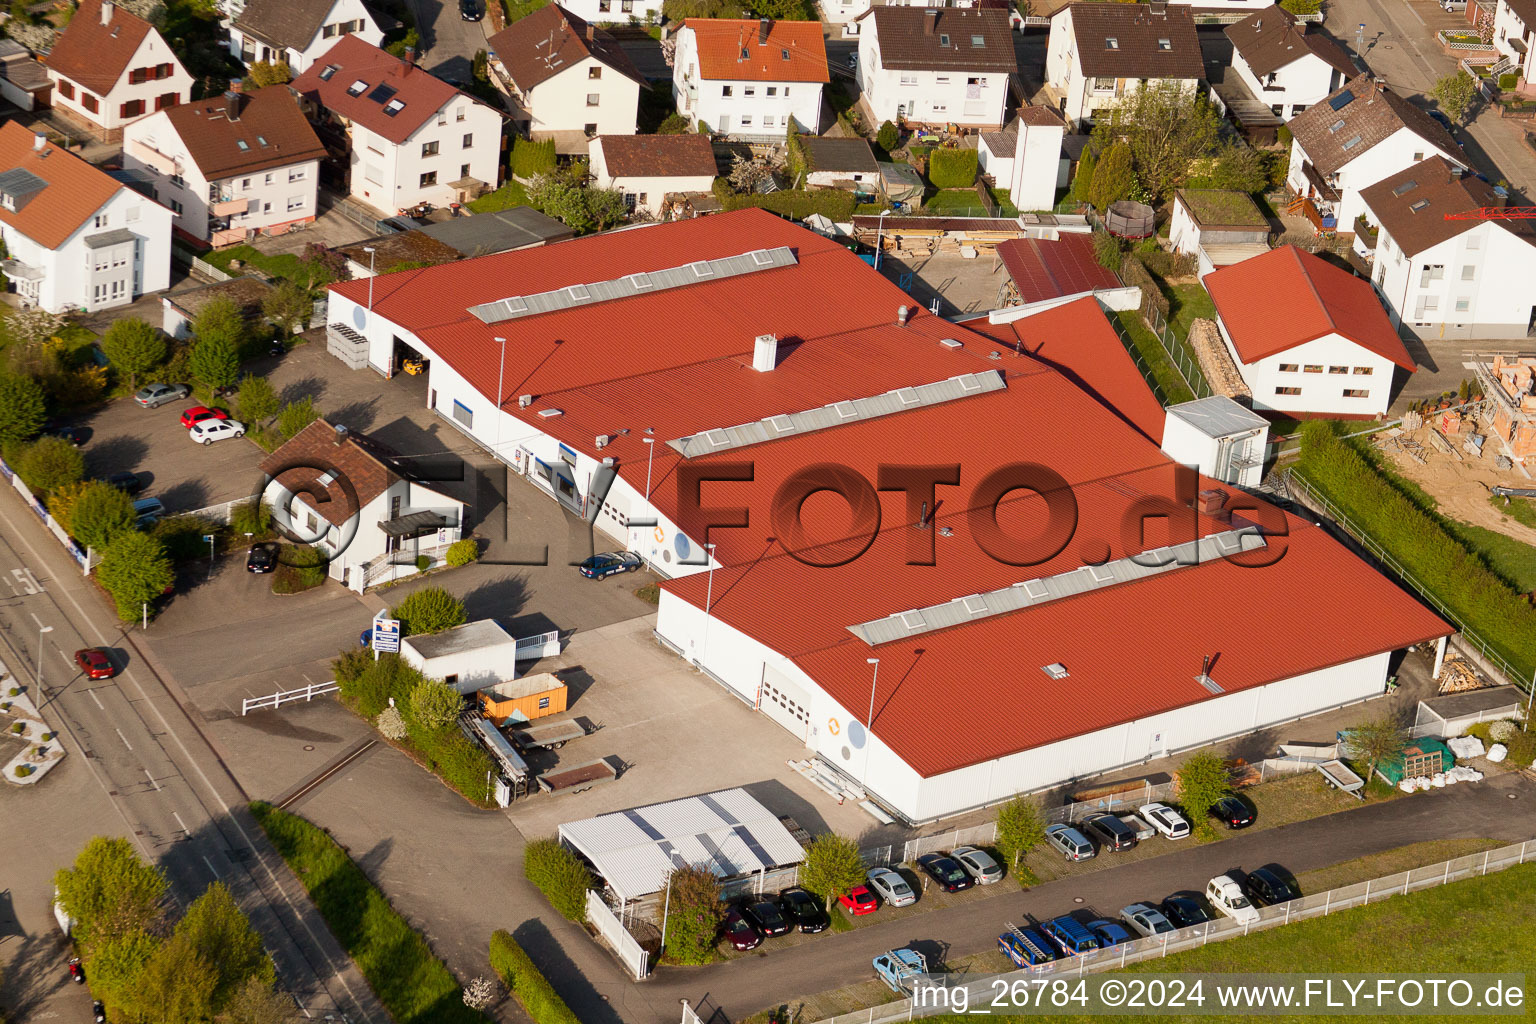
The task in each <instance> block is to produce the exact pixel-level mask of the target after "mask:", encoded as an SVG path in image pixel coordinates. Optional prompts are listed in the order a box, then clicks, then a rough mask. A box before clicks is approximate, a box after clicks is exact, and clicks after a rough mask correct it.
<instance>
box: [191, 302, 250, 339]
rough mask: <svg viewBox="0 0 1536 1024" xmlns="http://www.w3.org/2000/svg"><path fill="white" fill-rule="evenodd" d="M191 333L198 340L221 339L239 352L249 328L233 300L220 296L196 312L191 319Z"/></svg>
mask: <svg viewBox="0 0 1536 1024" xmlns="http://www.w3.org/2000/svg"><path fill="white" fill-rule="evenodd" d="M192 333H193V335H195V336H196V338H197V340H198V341H222V342H223V343H224V344H225V345H227V346H229V348H230V349H231V350H232V351H234V352H239V351H240V349H241V348H242V347H243V346H244V345H245V338H246V335H247V334H248V333H250V329H249V327H248V326H247V325H246V322H245V317H244V316H243V315H241V313H240V307H239V306H237V305H235V303H234V300H232V299H229V298H225V297H223V296H220V297H219V298H216V299H213V300H211V301H210V302H209V303H208V304H207V305H206V306H204V307H203V308H202V311H201V312H199V313H198V314H197V317H196V319H194V320H193V321H192Z"/></svg>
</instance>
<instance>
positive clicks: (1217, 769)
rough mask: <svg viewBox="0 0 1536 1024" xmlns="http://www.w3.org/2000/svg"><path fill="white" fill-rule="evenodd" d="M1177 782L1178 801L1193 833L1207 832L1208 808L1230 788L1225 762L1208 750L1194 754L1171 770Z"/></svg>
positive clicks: (1230, 778)
mask: <svg viewBox="0 0 1536 1024" xmlns="http://www.w3.org/2000/svg"><path fill="white" fill-rule="evenodd" d="M1174 774H1175V777H1176V778H1177V779H1178V782H1179V803H1180V804H1182V805H1183V807H1184V813H1185V814H1186V815H1188V817H1189V820H1190V824H1191V825H1192V826H1193V827H1194V829H1195V833H1196V835H1200V836H1205V835H1208V834H1209V833H1210V830H1211V821H1210V811H1211V808H1212V807H1213V806H1214V805H1215V803H1216V801H1218V800H1220V799H1221V798H1222V797H1224V796H1226V795H1227V793H1228V792H1229V791H1230V790H1231V789H1232V773H1231V772H1230V771H1229V770H1228V769H1227V763H1226V762H1225V761H1223V760H1222V759H1221V758H1219V757H1217V756H1216V755H1215V754H1213V753H1211V752H1210V751H1208V750H1202V751H1200V752H1199V753H1196V754H1193V755H1191V756H1190V757H1188V758H1187V759H1185V761H1184V763H1183V764H1181V765H1179V770H1178V771H1177V772H1175V773H1174Z"/></svg>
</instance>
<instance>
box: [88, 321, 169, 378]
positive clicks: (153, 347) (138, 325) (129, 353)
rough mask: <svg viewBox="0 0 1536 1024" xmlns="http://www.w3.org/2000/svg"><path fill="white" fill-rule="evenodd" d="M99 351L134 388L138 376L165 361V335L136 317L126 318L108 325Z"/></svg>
mask: <svg viewBox="0 0 1536 1024" xmlns="http://www.w3.org/2000/svg"><path fill="white" fill-rule="evenodd" d="M101 350H102V351H103V352H105V353H106V355H107V358H108V359H110V360H111V361H112V365H113V366H114V367H115V368H116V369H117V372H118V373H121V374H123V375H124V376H126V377H127V378H128V386H129V387H130V388H137V387H138V386H139V378H140V377H142V376H143V375H144V374H146V373H148V372H149V371H150V370H153V369H154V368H155V367H157V366H159V365H160V364H161V363H163V362H164V361H165V356H166V351H167V348H166V343H165V335H164V334H161V333H160V332H159V331H157V330H155V328H153V327H151V326H150V325H149V324H147V323H145V322H144V321H143V320H140V319H139V318H137V317H126V318H124V319H122V320H119V321H117V323H115V324H113V325H112V326H111V327H108V328H107V333H106V334H105V335H104V336H103V337H102V339H101Z"/></svg>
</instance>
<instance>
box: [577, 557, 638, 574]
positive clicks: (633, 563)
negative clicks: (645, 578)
mask: <svg viewBox="0 0 1536 1024" xmlns="http://www.w3.org/2000/svg"><path fill="white" fill-rule="evenodd" d="M642 564H643V563H642V562H641V561H640V556H639V555H637V554H635V553H634V552H633V551H609V552H605V553H604V554H601V555H593V556H592V557H591V558H589V559H587V560H586V561H584V562H581V563H579V564H578V565H577V566H576V568H578V569H580V570H581V574H582V575H583V576H585V577H586V578H587V579H589V580H600V579H603V578H604V577H605V576H612V575H614V574H615V573H621V572H634V571H635V570H636V569H638V568H640V566H641V565H642Z"/></svg>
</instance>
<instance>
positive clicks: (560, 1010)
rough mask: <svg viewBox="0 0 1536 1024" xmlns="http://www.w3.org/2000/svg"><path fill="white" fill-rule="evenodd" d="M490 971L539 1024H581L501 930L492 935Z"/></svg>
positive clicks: (508, 935) (530, 959)
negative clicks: (493, 972)
mask: <svg viewBox="0 0 1536 1024" xmlns="http://www.w3.org/2000/svg"><path fill="white" fill-rule="evenodd" d="M491 969H492V970H493V971H495V972H496V973H497V975H499V976H500V977H501V981H502V984H504V985H506V986H507V988H509V989H511V990H512V994H513V995H515V996H517V1001H518V1002H520V1003H522V1004H523V1009H524V1010H527V1011H528V1016H530V1017H532V1018H533V1019H534V1021H535V1022H536V1024H581V1021H580V1019H579V1018H578V1017H577V1016H576V1015H575V1014H574V1013H572V1012H571V1008H570V1007H569V1006H566V1005H565V1000H564V999H561V998H560V996H559V995H558V994H557V993H556V992H555V990H554V987H553V986H551V985H550V983H549V979H548V978H546V977H544V975H543V974H542V973H541V972H540V971H539V969H538V967H536V966H535V965H534V963H533V959H532V958H531V957H529V956H528V954H527V953H526V952H524V950H523V947H522V946H519V945H518V944H517V940H516V939H514V938H513V937H512V936H511V934H510V933H508V932H504V931H502V930H500V929H497V930H496V931H494V932H492V933H491Z"/></svg>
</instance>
